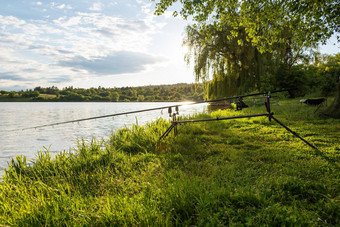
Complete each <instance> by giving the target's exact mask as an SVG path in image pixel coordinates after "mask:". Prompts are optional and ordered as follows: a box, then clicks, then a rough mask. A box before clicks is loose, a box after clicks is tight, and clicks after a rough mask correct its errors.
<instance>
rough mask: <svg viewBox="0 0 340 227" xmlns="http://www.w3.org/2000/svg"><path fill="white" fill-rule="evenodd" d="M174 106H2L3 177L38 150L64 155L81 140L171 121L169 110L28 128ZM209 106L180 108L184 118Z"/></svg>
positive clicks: (0, 164)
mask: <svg viewBox="0 0 340 227" xmlns="http://www.w3.org/2000/svg"><path fill="white" fill-rule="evenodd" d="M177 104H182V103H174V102H166V103H165V102H156V103H151V102H149V103H146V102H138V103H133V102H124V103H119V102H118V103H117V102H97V103H96V102H66V103H65V102H22V103H21V102H2V103H0V175H2V173H3V168H6V167H7V162H8V161H9V160H10V159H11V158H13V157H15V156H16V155H25V156H26V157H27V159H33V158H35V155H36V153H37V151H38V150H46V149H48V150H50V152H51V153H52V154H55V153H58V152H60V151H63V150H66V151H72V148H74V147H75V146H76V143H77V140H78V139H81V138H84V139H85V140H86V141H90V140H91V139H92V138H93V137H94V138H97V139H102V138H103V139H105V138H107V137H108V136H109V135H110V134H111V133H112V132H113V131H114V130H115V129H118V128H122V127H124V126H129V125H131V124H134V123H136V122H138V124H139V125H142V124H145V123H146V122H150V121H153V120H156V119H158V118H160V117H162V118H165V119H169V116H168V110H167V109H164V110H155V111H150V112H144V113H138V114H131V115H123V116H116V117H114V118H113V117H109V118H102V119H97V120H90V121H83V122H79V123H71V124H64V125H58V126H54V127H51V126H50V127H45V128H38V129H29V130H21V129H23V128H27V127H35V126H39V125H45V124H51V123H57V122H63V121H69V120H75V119H81V118H88V117H96V116H100V115H108V114H114V113H121V112H128V111H134V110H142V109H149V108H155V107H163V106H169V105H177ZM206 106H207V105H206V104H196V105H187V106H180V107H179V113H180V115H190V114H195V113H198V112H202V111H204V110H205V109H206Z"/></svg>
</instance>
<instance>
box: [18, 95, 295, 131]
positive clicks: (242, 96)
mask: <svg viewBox="0 0 340 227" xmlns="http://www.w3.org/2000/svg"><path fill="white" fill-rule="evenodd" d="M290 90H292V89H281V90H275V91H268V92H259V93H253V94H246V95H238V96H232V97H226V98H220V99H212V100H205V101H200V102H191V103H181V104H176V105H169V106H162V107H155V108H150V109H142V110H135V111H128V112H122V113H114V114H107V115H101V116H95V117H88V118H81V119H75V120H69V121H62V122H56V123H50V124H44V125H37V126H33V127H27V128H22V129H18V130H28V129H38V128H44V127H50V126H57V125H63V124H69V123H76V122H81V121H89V120H95V119H101V118H108V117H116V116H121V115H128V114H136V113H142V112H148V111H154V110H163V109H169V108H173V107H175V108H176V110H177V112H178V107H179V106H187V105H195V104H202V103H212V102H219V101H226V100H235V99H237V100H242V99H243V98H245V97H250V96H257V95H267V94H268V93H270V94H273V93H278V92H284V91H290ZM18 130H13V131H18Z"/></svg>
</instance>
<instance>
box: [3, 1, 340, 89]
mask: <svg viewBox="0 0 340 227" xmlns="http://www.w3.org/2000/svg"><path fill="white" fill-rule="evenodd" d="M0 6H1V7H0V90H21V89H23V90H25V89H32V88H34V87H37V86H42V87H49V86H57V87H59V88H63V87H67V86H73V87H82V88H90V87H98V86H101V87H125V86H144V85H159V84H174V83H193V82H194V75H193V72H192V67H189V66H187V65H186V63H185V61H184V54H185V52H186V49H185V47H183V46H182V40H183V37H184V29H185V26H186V25H188V22H187V21H184V20H182V19H181V18H180V17H177V18H173V17H172V16H171V15H172V12H171V11H169V12H166V13H165V14H164V15H162V16H155V15H153V11H154V3H153V2H151V1H149V0H98V1H96V0H95V1H90V0H68V1H47V0H46V1H43V0H40V1H29V0H21V1H20V0H0ZM175 7H176V6H175ZM339 50H340V49H339V44H338V43H337V41H336V38H335V37H333V38H332V39H330V40H329V42H328V45H326V46H323V47H321V48H320V51H321V52H322V53H329V54H334V53H337V52H339Z"/></svg>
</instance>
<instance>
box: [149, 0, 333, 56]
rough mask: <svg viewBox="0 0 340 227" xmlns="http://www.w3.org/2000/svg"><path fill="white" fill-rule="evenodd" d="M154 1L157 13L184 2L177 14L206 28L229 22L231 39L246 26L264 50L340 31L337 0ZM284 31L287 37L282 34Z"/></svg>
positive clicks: (255, 43) (304, 43) (249, 37)
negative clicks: (189, 18) (208, 25)
mask: <svg viewBox="0 0 340 227" xmlns="http://www.w3.org/2000/svg"><path fill="white" fill-rule="evenodd" d="M152 1H155V2H157V3H156V10H155V14H157V15H161V14H163V13H164V12H165V11H166V10H168V9H169V8H170V7H171V6H172V5H173V3H175V2H180V3H181V10H180V11H179V12H177V11H175V12H174V13H173V15H174V16H177V15H178V13H179V14H180V15H181V16H183V17H184V18H185V19H187V18H188V17H189V16H192V18H193V20H194V21H195V22H196V24H198V25H200V26H201V25H202V27H204V26H205V25H207V24H213V25H214V26H215V27H216V28H219V27H220V25H221V24H223V23H224V22H227V21H228V22H229V23H231V26H232V28H233V31H235V33H231V34H230V35H227V36H226V37H227V38H229V37H236V36H237V35H238V32H237V31H238V29H239V28H240V27H245V29H246V30H245V31H246V35H247V40H248V41H250V42H251V43H252V45H253V46H256V47H257V48H258V49H259V50H260V52H262V53H263V52H268V51H269V52H272V51H275V49H276V46H277V45H284V46H285V45H287V44H288V45H290V42H294V43H296V45H295V46H294V47H293V46H292V48H301V47H304V46H311V45H313V44H317V43H318V42H320V41H321V42H326V40H327V39H328V38H329V37H330V36H331V35H332V34H333V33H335V32H339V31H340V30H339V11H340V6H339V4H336V1H334V0H324V1H319V0H298V1H296V0H289V1H268V0H260V1H250V0H246V1H238V0H228V1H226V0H215V1H212V0H200V1H185V0H152ZM282 34H287V36H285V37H282V36H281V35H282ZM208 40H209V37H208ZM295 50H297V49H295Z"/></svg>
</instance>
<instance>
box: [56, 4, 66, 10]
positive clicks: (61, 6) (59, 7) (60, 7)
mask: <svg viewBox="0 0 340 227" xmlns="http://www.w3.org/2000/svg"><path fill="white" fill-rule="evenodd" d="M65 6H66V5H65V4H61V5H59V6H57V8H58V9H64V8H65Z"/></svg>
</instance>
